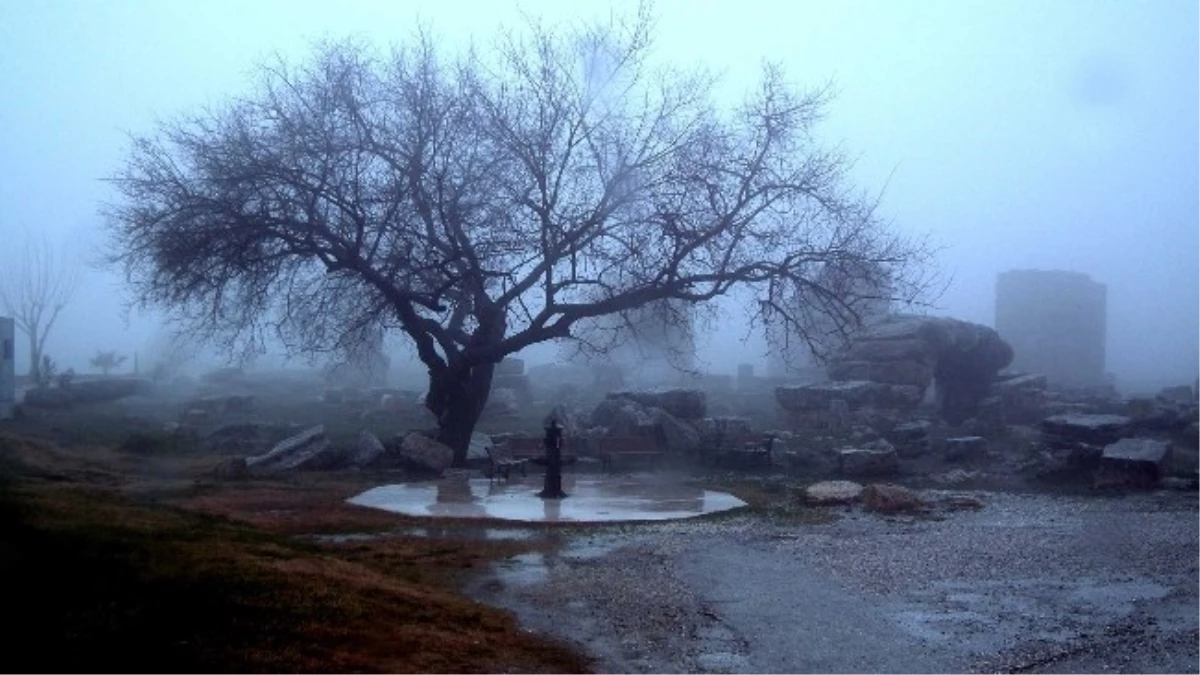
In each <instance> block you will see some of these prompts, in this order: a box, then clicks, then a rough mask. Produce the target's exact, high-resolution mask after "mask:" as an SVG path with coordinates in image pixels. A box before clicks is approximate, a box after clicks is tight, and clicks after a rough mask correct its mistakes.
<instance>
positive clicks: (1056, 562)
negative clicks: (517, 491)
mask: <svg viewBox="0 0 1200 675" xmlns="http://www.w3.org/2000/svg"><path fill="white" fill-rule="evenodd" d="M973 494H974V496H976V497H979V498H980V499H982V500H983V501H984V502H985V506H984V508H983V509H981V510H978V511H956V512H951V513H948V514H946V515H945V516H944V517H942V518H941V519H923V518H917V517H881V516H878V515H875V514H870V513H866V512H863V511H862V510H861V509H859V508H857V507H836V509H835V512H836V514H837V517H836V518H835V519H833V521H832V522H829V523H825V524H806V523H793V524H788V523H778V522H770V521H767V520H764V519H762V518H760V517H756V516H754V515H749V514H747V515H741V516H739V515H733V516H723V517H721V518H719V519H715V520H714V519H711V518H705V519H698V520H689V521H678V522H671V523H651V524H644V525H626V526H620V527H614V528H604V529H601V530H594V529H593V530H589V531H587V532H584V533H581V534H577V535H575V536H574V537H573V538H572V539H571V540H570V541H569V543H568V544H567V545H565V546H564V547H562V548H561V549H560V550H559V552H558V553H557V554H554V555H542V554H537V555H532V554H531V555H526V556H520V557H517V558H514V559H511V560H509V561H507V562H505V563H504V564H501V565H498V566H496V567H495V569H494V570H493V572H492V573H491V574H490V575H488V576H487V577H485V578H481V579H479V580H478V581H477V582H475V583H474V584H473V586H472V588H471V589H470V592H471V593H472V594H473V595H474V596H475V597H478V598H480V599H482V600H484V601H485V602H489V603H492V604H495V605H497V606H500V607H504V608H507V609H509V610H511V611H513V612H514V613H515V614H516V615H517V616H518V618H519V619H520V620H521V621H522V623H523V624H524V625H525V626H526V627H528V628H529V629H531V630H535V631H540V632H545V633H548V634H551V635H555V636H557V637H560V638H563V639H566V640H568V641H570V642H572V643H574V644H576V645H577V646H578V647H579V648H581V649H583V650H585V651H586V652H588V653H589V654H591V655H592V656H593V657H595V659H596V667H597V669H598V670H599V671H601V672H1197V670H1198V668H1200V665H1198V661H1197V659H1198V658H1200V657H1198V651H1197V642H1198V640H1200V608H1198V596H1197V584H1198V574H1200V572H1198V558H1200V552H1198V551H1200V549H1198V546H1200V542H1198V537H1197V534H1198V528H1197V524H1198V521H1197V498H1196V495H1195V494H1194V493H1173V492H1171V493H1169V492H1162V493H1154V494H1138V495H1130V496H1126V497H1116V498H1114V497H1104V498H1102V497H1064V496H1055V495H1045V494H1041V495H1028V494H1005V493H973Z"/></svg>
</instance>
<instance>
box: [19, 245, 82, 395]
mask: <svg viewBox="0 0 1200 675" xmlns="http://www.w3.org/2000/svg"><path fill="white" fill-rule="evenodd" d="M17 250H19V251H20V252H19V254H18V258H17V259H16V260H15V264H11V265H10V266H8V267H7V268H6V270H5V273H4V274H3V275H0V309H3V311H4V313H5V314H9V315H11V316H12V317H13V320H14V322H15V323H16V325H17V328H18V329H19V330H20V331H21V332H23V333H25V336H26V338H27V339H28V340H29V376H30V378H31V379H32V380H33V381H34V382H41V381H42V380H43V379H44V378H43V377H42V373H41V368H42V355H43V350H44V349H45V346H46V338H47V337H48V336H49V335H50V330H51V329H52V328H54V322H55V321H57V320H58V315H59V313H60V312H61V311H62V309H63V307H66V306H67V303H68V302H70V300H71V296H73V295H74V294H75V290H76V288H77V287H78V285H79V263H78V261H76V260H74V259H73V258H72V257H71V256H70V255H69V254H68V252H67V251H68V250H69V249H68V248H67V247H65V246H63V247H59V248H58V249H56V248H55V247H53V246H51V245H50V242H49V241H48V240H47V239H46V237H45V236H44V235H42V236H40V237H34V236H32V235H31V234H29V233H28V232H27V233H26V234H25V237H24V242H23V244H22V245H21V246H20V248H19V249H17Z"/></svg>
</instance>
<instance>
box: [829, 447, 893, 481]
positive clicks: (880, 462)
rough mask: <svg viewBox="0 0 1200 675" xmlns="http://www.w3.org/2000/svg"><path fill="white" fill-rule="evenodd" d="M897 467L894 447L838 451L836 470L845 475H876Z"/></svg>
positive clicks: (889, 471) (887, 472) (888, 472)
mask: <svg viewBox="0 0 1200 675" xmlns="http://www.w3.org/2000/svg"><path fill="white" fill-rule="evenodd" d="M898 468H899V458H898V457H897V456H896V449H895V448H891V449H890V450H881V449H872V448H846V449H843V450H840V451H838V471H839V472H840V473H841V474H843V475H846V476H877V475H886V474H891V473H895V472H896V470H897V469H898Z"/></svg>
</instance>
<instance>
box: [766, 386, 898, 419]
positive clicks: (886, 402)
mask: <svg viewBox="0 0 1200 675" xmlns="http://www.w3.org/2000/svg"><path fill="white" fill-rule="evenodd" d="M838 399H841V400H843V401H845V402H846V405H847V406H848V407H849V408H850V410H858V409H860V408H864V407H880V408H902V409H905V408H913V407H915V406H916V405H917V404H918V403H920V402H921V390H920V388H919V387H915V386H909V385H894V384H883V383H880V382H868V381H865V380H851V381H846V382H818V383H816V384H806V385H801V386H784V387H776V388H775V400H776V401H777V402H778V403H779V405H780V406H781V407H783V409H784V410H788V411H790V412H826V411H828V410H829V409H830V404H831V403H832V402H833V401H835V400H838Z"/></svg>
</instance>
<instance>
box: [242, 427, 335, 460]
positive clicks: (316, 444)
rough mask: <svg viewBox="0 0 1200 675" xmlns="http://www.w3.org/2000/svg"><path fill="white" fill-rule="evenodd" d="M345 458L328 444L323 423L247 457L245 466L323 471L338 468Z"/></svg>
mask: <svg viewBox="0 0 1200 675" xmlns="http://www.w3.org/2000/svg"><path fill="white" fill-rule="evenodd" d="M344 460H345V457H344V456H343V455H342V453H340V452H338V451H336V450H335V449H334V448H333V447H332V446H331V445H330V443H329V439H328V438H327V437H326V436H325V427H324V425H317V426H315V427H312V428H309V429H307V430H305V431H302V432H300V433H298V434H296V435H295V436H291V437H289V438H285V439H283V440H282V441H280V442H278V443H276V444H275V447H273V448H271V451H270V452H268V453H267V454H265V455H258V456H256V457H247V458H246V465H247V466H249V467H251V468H256V469H267V470H288V469H303V470H323V469H333V468H337V467H338V466H340V465H341V464H342V463H343V462H344Z"/></svg>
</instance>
